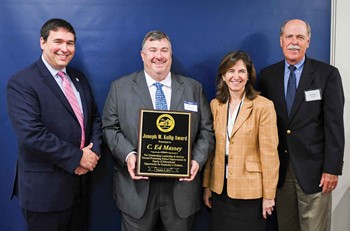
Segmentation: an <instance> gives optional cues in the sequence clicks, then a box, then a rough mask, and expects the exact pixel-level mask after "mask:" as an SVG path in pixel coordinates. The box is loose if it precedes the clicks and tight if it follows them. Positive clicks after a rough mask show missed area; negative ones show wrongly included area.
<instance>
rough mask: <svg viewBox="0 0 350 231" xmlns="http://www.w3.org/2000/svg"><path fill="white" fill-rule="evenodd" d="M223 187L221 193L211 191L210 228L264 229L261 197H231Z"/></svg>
mask: <svg viewBox="0 0 350 231" xmlns="http://www.w3.org/2000/svg"><path fill="white" fill-rule="evenodd" d="M224 188H225V189H224V191H223V192H222V194H216V193H212V213H211V228H210V230H213V231H216V230H220V231H226V230H227V231H232V230H235V231H265V226H266V221H265V219H264V218H263V216H262V199H252V200H241V199H232V198H230V197H228V195H227V191H226V186H225V187H224Z"/></svg>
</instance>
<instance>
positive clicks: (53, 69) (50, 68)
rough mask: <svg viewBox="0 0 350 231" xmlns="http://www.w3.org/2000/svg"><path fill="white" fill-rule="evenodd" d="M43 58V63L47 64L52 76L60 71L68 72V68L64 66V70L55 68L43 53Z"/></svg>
mask: <svg viewBox="0 0 350 231" xmlns="http://www.w3.org/2000/svg"><path fill="white" fill-rule="evenodd" d="M41 60H42V61H43V63H44V64H45V66H46V68H47V69H48V70H49V71H50V73H51V75H52V76H54V77H55V76H56V75H57V72H59V71H63V72H64V73H66V74H67V70H66V68H65V67H64V68H63V69H62V70H56V69H55V68H53V67H52V66H51V65H50V64H49V63H48V62H47V61H46V60H45V59H44V57H43V56H42V55H41Z"/></svg>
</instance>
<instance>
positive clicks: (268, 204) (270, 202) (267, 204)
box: [262, 198, 275, 219]
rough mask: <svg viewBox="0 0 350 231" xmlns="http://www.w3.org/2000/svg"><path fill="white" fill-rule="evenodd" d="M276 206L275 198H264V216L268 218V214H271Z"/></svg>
mask: <svg viewBox="0 0 350 231" xmlns="http://www.w3.org/2000/svg"><path fill="white" fill-rule="evenodd" d="M274 206H275V199H265V198H263V203H262V210H263V214H262V215H263V217H264V218H265V219H266V218H267V215H271V214H272V211H273V207H274Z"/></svg>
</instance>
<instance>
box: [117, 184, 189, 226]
mask: <svg viewBox="0 0 350 231" xmlns="http://www.w3.org/2000/svg"><path fill="white" fill-rule="evenodd" d="M150 181H151V182H150V189H149V190H150V191H149V195H148V201H147V207H146V211H145V214H144V215H143V216H142V217H141V218H138V219H137V218H134V217H132V216H130V215H128V214H125V213H122V231H160V230H161V231H163V230H166V231H179V230H181V231H191V230H194V221H195V215H192V216H189V217H187V218H181V217H179V215H178V214H177V212H176V209H175V204H174V197H173V190H174V183H175V180H174V179H167V178H152V179H151V180H150Z"/></svg>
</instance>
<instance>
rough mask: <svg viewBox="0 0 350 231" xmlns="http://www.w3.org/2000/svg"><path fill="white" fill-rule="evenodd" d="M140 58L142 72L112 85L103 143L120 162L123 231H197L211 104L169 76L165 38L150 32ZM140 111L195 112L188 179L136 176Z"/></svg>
mask: <svg viewBox="0 0 350 231" xmlns="http://www.w3.org/2000/svg"><path fill="white" fill-rule="evenodd" d="M141 57H142V60H143V63H144V70H143V71H140V72H135V73H133V74H130V75H128V76H125V77H122V78H120V79H117V80H115V81H114V82H113V83H112V85H111V88H110V91H109V94H108V97H107V100H106V103H105V107H104V111H103V119H102V120H103V136H104V140H105V142H106V144H107V146H108V147H109V149H110V151H111V153H112V156H113V158H114V160H115V171H114V182H113V183H114V193H115V195H114V198H115V200H116V204H117V207H118V208H119V209H120V210H121V214H122V230H143V231H148V230H149V231H151V230H156V229H157V228H158V227H157V224H160V223H162V224H163V225H162V226H163V228H164V229H165V230H184V231H186V230H193V227H194V220H195V213H196V212H197V211H198V210H199V209H200V207H201V201H200V199H201V196H200V195H201V179H200V174H198V173H199V171H200V169H202V167H203V166H204V164H205V162H206V160H207V158H208V155H209V153H210V152H211V151H212V148H213V146H214V138H213V130H212V118H211V112H210V109H209V104H208V102H207V99H206V98H205V96H204V94H203V89H202V86H201V84H200V83H198V82H197V81H195V80H193V79H190V78H186V77H183V76H179V75H175V74H174V73H172V72H170V68H171V63H172V49H171V43H170V39H169V37H168V36H167V35H166V34H165V33H163V32H161V31H151V32H149V33H147V34H146V36H145V38H144V40H143V42H142V50H141ZM140 109H150V110H153V109H157V110H171V111H180V112H181V111H182V112H190V113H191V120H190V121H191V122H190V137H189V139H190V141H191V143H190V147H191V157H192V160H191V161H190V176H189V177H187V178H184V177H180V178H167V177H148V176H144V175H142V176H141V175H137V174H136V173H137V172H136V166H137V155H139V154H140V150H138V139H139V120H140ZM144 122H145V121H144ZM146 122H147V121H146ZM150 122H152V121H150Z"/></svg>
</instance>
